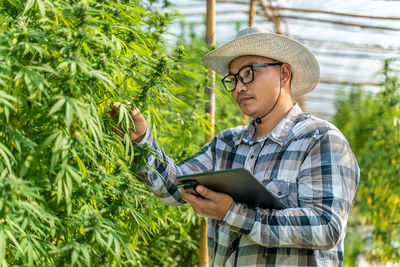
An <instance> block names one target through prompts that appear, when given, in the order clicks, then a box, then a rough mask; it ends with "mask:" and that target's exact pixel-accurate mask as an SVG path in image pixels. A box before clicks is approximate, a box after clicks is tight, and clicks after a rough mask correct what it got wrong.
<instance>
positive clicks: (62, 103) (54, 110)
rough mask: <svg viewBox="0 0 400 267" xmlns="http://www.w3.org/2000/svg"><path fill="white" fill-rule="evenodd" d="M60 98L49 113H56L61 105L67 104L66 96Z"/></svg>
mask: <svg viewBox="0 0 400 267" xmlns="http://www.w3.org/2000/svg"><path fill="white" fill-rule="evenodd" d="M59 98H60V99H59V100H58V101H57V102H56V103H55V104H54V105H53V106H52V107H51V109H50V111H49V115H53V114H54V113H56V112H57V111H59V110H60V109H61V107H62V106H63V105H64V104H65V102H66V98H64V97H62V98H61V97H59Z"/></svg>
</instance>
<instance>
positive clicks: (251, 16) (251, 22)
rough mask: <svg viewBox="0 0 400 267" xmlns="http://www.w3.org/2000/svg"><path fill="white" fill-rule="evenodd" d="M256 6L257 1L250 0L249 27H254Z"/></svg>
mask: <svg viewBox="0 0 400 267" xmlns="http://www.w3.org/2000/svg"><path fill="white" fill-rule="evenodd" d="M256 6H257V2H256V1H255V0H250V12H249V27H251V26H253V25H254V17H255V16H256Z"/></svg>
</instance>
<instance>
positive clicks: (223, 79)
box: [221, 62, 283, 93]
mask: <svg viewBox="0 0 400 267" xmlns="http://www.w3.org/2000/svg"><path fill="white" fill-rule="evenodd" d="M282 64H283V63H282V62H274V63H261V64H250V65H246V66H243V67H241V68H240V69H239V71H238V72H237V73H229V74H228V75H226V76H225V77H224V78H222V79H221V81H222V84H223V85H224V88H225V90H226V91H228V92H229V93H230V92H233V91H235V89H236V85H237V82H238V78H239V80H240V81H241V82H242V83H243V84H249V83H251V82H252V81H254V67H269V66H278V65H279V66H282ZM248 67H250V68H251V75H252V77H251V80H250V81H248V82H244V81H243V77H242V76H240V75H239V73H240V72H241V71H242V70H243V69H245V68H248ZM231 75H233V77H235V87H233V89H232V90H229V89H228V87H227V86H226V85H225V82H224V81H225V79H226V78H228V77H229V76H231Z"/></svg>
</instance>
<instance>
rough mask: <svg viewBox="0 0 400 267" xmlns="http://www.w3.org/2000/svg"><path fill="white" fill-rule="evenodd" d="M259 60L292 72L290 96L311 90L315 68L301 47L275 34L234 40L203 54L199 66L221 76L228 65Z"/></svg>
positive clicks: (226, 72) (317, 68) (252, 35)
mask: <svg viewBox="0 0 400 267" xmlns="http://www.w3.org/2000/svg"><path fill="white" fill-rule="evenodd" d="M246 55H254V56H263V57H268V58H271V59H275V60H278V61H280V62H282V63H287V64H289V65H290V66H291V68H292V82H291V93H292V96H299V95H304V94H306V93H308V92H309V91H311V90H313V89H314V88H315V87H316V86H317V83H318V81H319V75H320V70H319V64H318V62H317V60H316V58H315V57H314V55H313V54H312V53H311V52H310V50H308V49H307V48H306V47H305V46H303V45H302V44H301V43H299V42H297V41H296V40H293V39H291V38H288V37H286V36H283V35H279V34H275V33H253V34H248V35H244V36H241V37H238V38H237V39H234V40H232V41H230V42H228V43H226V44H224V45H222V46H221V47H219V48H217V49H215V50H213V51H211V52H209V53H208V54H206V55H205V56H204V57H203V58H202V61H203V63H204V64H205V65H206V66H208V67H209V68H211V69H212V70H214V71H215V72H217V73H219V74H221V75H223V76H225V75H227V74H228V73H229V64H230V63H231V61H232V60H234V59H235V58H237V57H240V56H246Z"/></svg>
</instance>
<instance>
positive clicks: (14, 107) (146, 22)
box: [0, 0, 193, 266]
mask: <svg viewBox="0 0 400 267" xmlns="http://www.w3.org/2000/svg"><path fill="white" fill-rule="evenodd" d="M153 2H154V1H148V2H146V1H134V0H132V1H118V0H116V1H101V2H99V1H90V0H86V1H84V0H82V1H63V0H59V1H51V0H44V1H43V0H29V1H27V2H25V1H1V2H0V26H1V28H0V117H1V119H0V262H1V265H2V266H8V265H13V266H14V265H17V266H22V265H30V266H49V265H60V266H63V265H71V266H75V265H85V266H86V265H88V266H89V265H92V266H99V265H113V264H117V265H118V264H120V265H138V264H139V261H140V260H141V259H142V255H141V253H140V251H141V250H140V249H141V248H140V247H139V248H136V249H135V247H136V245H137V244H138V242H142V243H145V241H146V240H148V239H150V238H151V235H152V234H153V233H155V232H157V231H158V230H159V229H160V228H162V227H165V225H166V224H167V223H168V222H170V221H178V220H182V216H186V217H185V219H186V220H190V219H191V218H192V217H193V216H192V217H191V216H190V214H187V213H185V212H180V211H179V210H177V209H171V208H166V207H164V206H163V205H162V204H160V203H159V201H158V200H156V199H155V198H154V196H153V195H152V194H151V193H149V191H148V190H147V189H146V188H145V187H144V186H143V185H142V184H141V183H140V182H139V181H138V180H137V179H136V174H137V172H138V171H139V169H140V168H141V166H143V165H144V164H145V161H144V159H145V156H146V155H147V153H148V149H147V148H146V147H145V146H144V147H133V146H132V143H131V142H130V139H129V138H128V136H125V138H124V140H123V141H124V142H123V143H124V146H123V145H122V143H121V142H120V141H119V139H118V138H117V137H116V136H115V135H114V134H113V133H112V131H111V129H112V127H113V126H115V123H114V122H113V121H112V120H111V118H110V117H109V116H108V114H107V110H108V107H109V104H110V102H111V101H120V102H123V101H125V100H128V98H127V97H126V96H130V97H129V100H130V101H131V102H132V103H133V104H134V105H135V106H137V107H138V108H140V109H141V110H142V112H145V113H148V114H149V117H150V121H152V122H157V117H158V112H159V108H158V105H159V104H160V103H162V102H164V101H165V99H173V96H172V95H171V93H170V91H173V88H174V87H175V86H176V84H175V83H174V81H173V80H172V79H171V77H172V76H173V75H175V74H176V73H177V69H178V68H179V65H180V64H181V60H182V55H183V50H182V49H177V50H175V51H168V50H166V49H165V44H164V40H163V37H162V36H163V34H164V33H165V32H166V29H167V28H166V27H167V25H168V24H169V23H170V22H171V20H172V19H173V17H174V15H173V14H170V13H160V12H159V11H157V9H156V8H153ZM165 4H167V3H165ZM118 124H119V125H121V126H122V127H125V128H127V127H129V117H128V109H127V107H126V106H122V112H121V115H120V117H119V121H118ZM167 218H168V219H167ZM186 230H187V229H183V228H182V234H181V235H177V236H176V239H182V238H183V237H185V238H186V237H187V236H188V234H187V232H186Z"/></svg>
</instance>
